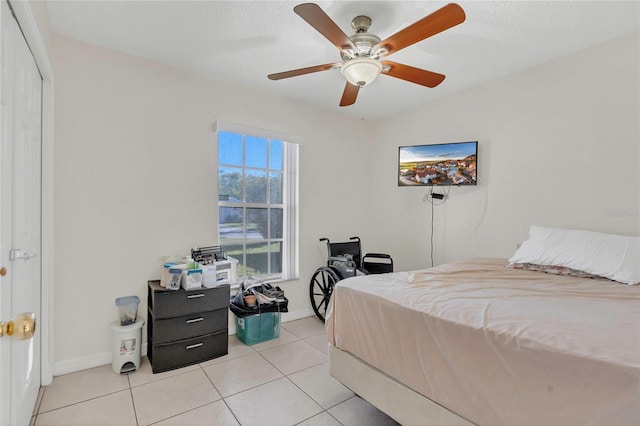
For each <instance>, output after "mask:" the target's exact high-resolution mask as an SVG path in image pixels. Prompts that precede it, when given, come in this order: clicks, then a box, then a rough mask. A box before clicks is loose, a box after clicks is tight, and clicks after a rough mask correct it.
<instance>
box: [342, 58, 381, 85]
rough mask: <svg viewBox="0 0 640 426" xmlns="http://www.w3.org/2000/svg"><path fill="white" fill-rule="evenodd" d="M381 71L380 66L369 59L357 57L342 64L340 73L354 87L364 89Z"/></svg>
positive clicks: (375, 61) (377, 62)
mask: <svg viewBox="0 0 640 426" xmlns="http://www.w3.org/2000/svg"><path fill="white" fill-rule="evenodd" d="M380 71H382V64H381V63H380V62H379V61H377V60H375V59H371V58H367V57H358V58H353V59H350V60H348V61H346V62H345V63H344V64H342V67H341V68H340V72H341V73H342V75H343V76H344V78H346V79H347V81H348V82H349V83H351V84H353V85H354V86H360V87H364V86H366V85H368V84H371V82H372V81H373V80H375V79H376V77H377V76H378V74H380Z"/></svg>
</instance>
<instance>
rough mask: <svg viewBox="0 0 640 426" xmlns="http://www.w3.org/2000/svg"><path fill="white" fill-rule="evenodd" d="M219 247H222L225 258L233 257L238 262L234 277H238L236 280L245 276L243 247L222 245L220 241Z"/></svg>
mask: <svg viewBox="0 0 640 426" xmlns="http://www.w3.org/2000/svg"><path fill="white" fill-rule="evenodd" d="M220 245H221V246H222V249H223V250H224V252H225V253H226V254H227V256H229V257H233V258H234V259H236V260H237V261H238V269H237V270H236V275H237V276H238V278H240V277H244V276H245V275H246V274H245V267H244V256H243V253H244V251H243V249H244V247H243V246H242V244H224V243H223V242H222V241H221V242H220Z"/></svg>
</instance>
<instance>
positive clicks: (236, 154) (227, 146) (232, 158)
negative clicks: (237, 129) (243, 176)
mask: <svg viewBox="0 0 640 426" xmlns="http://www.w3.org/2000/svg"><path fill="white" fill-rule="evenodd" d="M218 163H220V164H229V165H232V166H242V135H239V134H237V133H230V132H218Z"/></svg>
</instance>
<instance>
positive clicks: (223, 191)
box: [218, 167, 242, 203]
mask: <svg viewBox="0 0 640 426" xmlns="http://www.w3.org/2000/svg"><path fill="white" fill-rule="evenodd" d="M218 200H220V201H234V202H239V203H241V202H242V169H239V168H236V167H220V168H219V169H218Z"/></svg>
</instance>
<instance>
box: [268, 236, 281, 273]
mask: <svg viewBox="0 0 640 426" xmlns="http://www.w3.org/2000/svg"><path fill="white" fill-rule="evenodd" d="M270 247H271V254H270V256H271V273H272V274H280V273H282V243H281V242H276V243H271V246H270Z"/></svg>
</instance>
